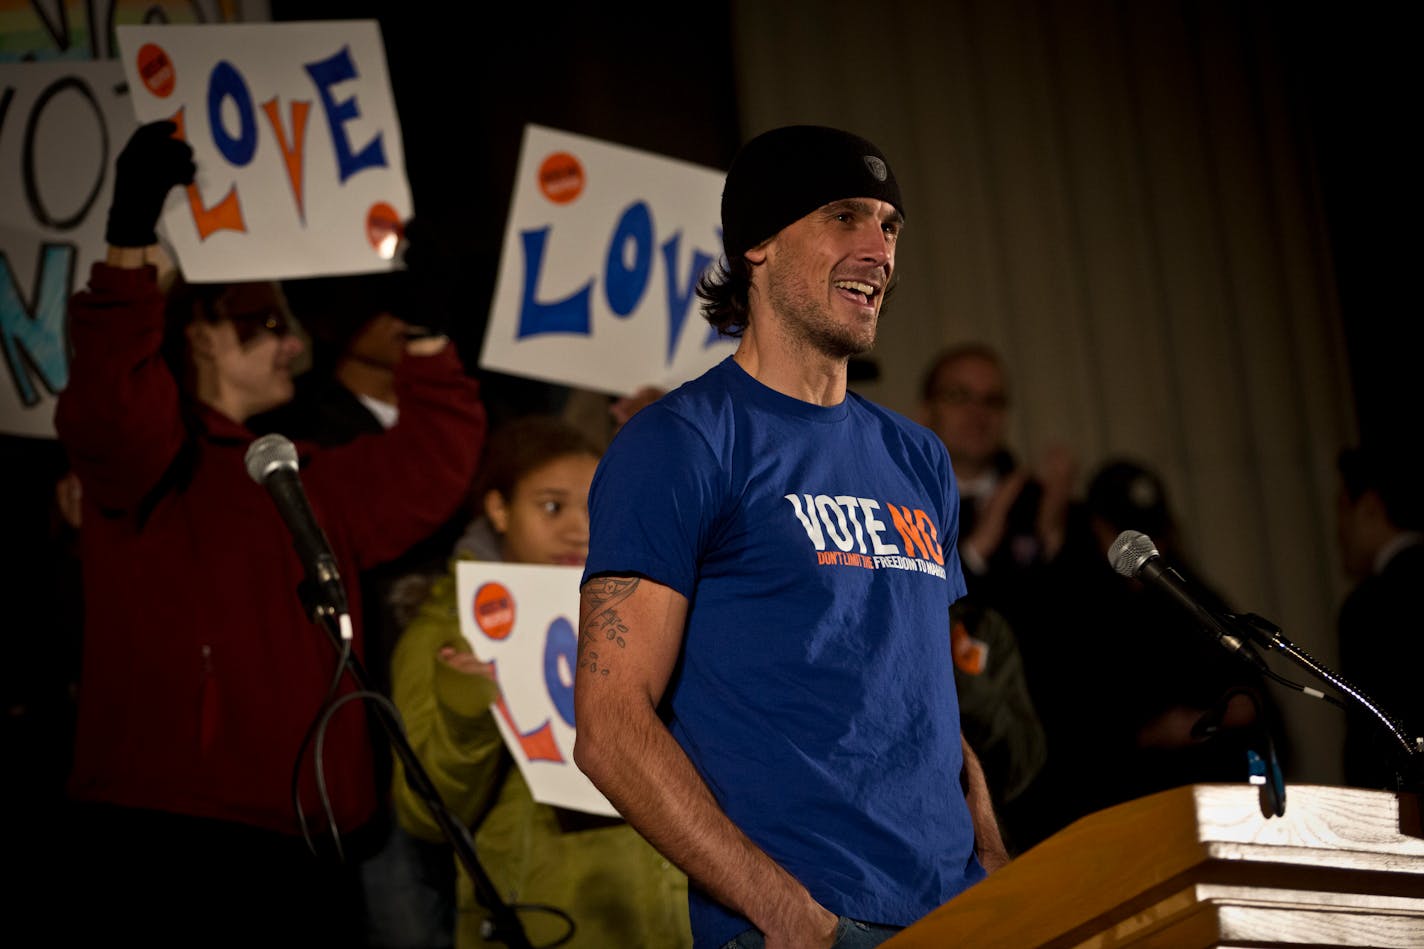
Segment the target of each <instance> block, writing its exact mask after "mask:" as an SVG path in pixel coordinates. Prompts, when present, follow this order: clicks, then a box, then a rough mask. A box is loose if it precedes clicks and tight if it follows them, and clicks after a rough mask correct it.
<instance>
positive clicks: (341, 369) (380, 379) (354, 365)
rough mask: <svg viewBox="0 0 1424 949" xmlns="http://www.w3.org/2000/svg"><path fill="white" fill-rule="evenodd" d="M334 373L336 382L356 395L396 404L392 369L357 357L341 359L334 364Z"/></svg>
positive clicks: (393, 371) (394, 379) (394, 380)
mask: <svg viewBox="0 0 1424 949" xmlns="http://www.w3.org/2000/svg"><path fill="white" fill-rule="evenodd" d="M335 375H336V381H337V382H340V383H341V384H342V385H343V386H345V387H346V388H347V389H350V390H351V391H352V392H354V393H355V394H357V395H364V396H366V397H368V398H372V399H378V400H379V401H381V402H389V403H390V404H391V405H395V404H396V374H395V370H394V369H388V368H387V367H385V366H378V365H376V364H374V363H369V362H363V361H362V360H359V359H342V360H341V361H340V362H339V363H337V364H336V372H335Z"/></svg>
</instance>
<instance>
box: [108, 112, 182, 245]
mask: <svg viewBox="0 0 1424 949" xmlns="http://www.w3.org/2000/svg"><path fill="white" fill-rule="evenodd" d="M177 130H178V126H177V124H175V123H173V122H168V121H159V122H150V123H148V124H147V125H143V126H140V127H139V128H138V129H137V130H136V131H135V132H134V133H133V135H132V136H130V137H129V142H128V144H127V145H125V146H124V150H123V151H122V152H120V153H119V158H118V161H116V162H115V163H114V201H113V203H112V204H111V205H109V223H108V225H107V227H106V228H105V230H104V239H105V240H107V241H108V242H109V244H110V245H111V246H114V247H148V246H149V245H150V244H156V243H158V235H157V233H156V232H155V230H154V228H155V227H156V226H157V225H158V215H159V214H160V213H161V212H162V211H163V202H164V199H166V198H167V197H168V192H169V191H171V190H173V188H174V186H175V185H188V184H192V183H193V175H194V174H195V173H196V171H197V166H196V165H194V164H193V149H192V147H191V146H189V145H188V143H187V142H183V141H179V140H178V139H176V138H174V137H173V133H174V132H176V131H177Z"/></svg>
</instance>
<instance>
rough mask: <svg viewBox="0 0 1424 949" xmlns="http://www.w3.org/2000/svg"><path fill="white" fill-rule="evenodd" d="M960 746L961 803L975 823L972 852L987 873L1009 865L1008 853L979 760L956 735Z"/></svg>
mask: <svg viewBox="0 0 1424 949" xmlns="http://www.w3.org/2000/svg"><path fill="white" fill-rule="evenodd" d="M959 745H960V747H961V748H963V749H964V777H965V782H964V783H965V791H964V800H965V803H967V804H968V805H969V818H970V820H972V821H973V822H974V852H975V853H976V854H978V856H979V863H980V864H982V865H983V867H984V869H985V870H986V871H988V872H989V873H993V872H994V871H995V870H997V869H999V868H1000V867H1002V866H1003V865H1004V864H1006V863H1008V862H1009V851H1008V848H1006V847H1005V846H1004V839H1003V837H1002V835H1000V833H999V822H998V820H997V819H996V818H995V817H994V804H993V801H992V800H990V798H989V783H988V781H986V780H985V779H984V769H983V767H982V766H980V764H979V757H978V756H977V755H975V754H974V749H973V748H970V747H969V742H967V741H965V740H964V734H963V732H961V733H960V735H959Z"/></svg>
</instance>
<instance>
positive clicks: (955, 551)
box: [932, 436, 969, 604]
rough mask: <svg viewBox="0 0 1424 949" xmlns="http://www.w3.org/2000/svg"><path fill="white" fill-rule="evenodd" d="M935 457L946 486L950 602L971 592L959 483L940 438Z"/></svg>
mask: <svg viewBox="0 0 1424 949" xmlns="http://www.w3.org/2000/svg"><path fill="white" fill-rule="evenodd" d="M932 444H933V446H934V448H935V449H936V450H935V457H936V459H937V465H938V467H939V471H940V477H939V479H938V480H939V483H940V484H942V485H944V493H945V499H944V512H945V514H944V524H943V526H942V528H941V530H942V532H943V534H942V536H943V537H944V542H943V543H942V544H941V547H942V548H943V549H944V573H945V577H946V579H948V580H949V602H950V603H951V604H952V603H954V602H955V601H956V600H958V599H960V598H961V597H963V596H965V595H966V594H967V593H968V592H969V590H968V588H967V587H966V586H965V583H964V570H963V565H962V564H960V562H959V482H958V481H956V480H955V478H954V466H953V465H951V464H950V461H949V452H948V451H947V450H946V449H945V447H944V443H943V442H941V441H940V440H939V438H938V436H936V437H935V439H934V441H933V443H932Z"/></svg>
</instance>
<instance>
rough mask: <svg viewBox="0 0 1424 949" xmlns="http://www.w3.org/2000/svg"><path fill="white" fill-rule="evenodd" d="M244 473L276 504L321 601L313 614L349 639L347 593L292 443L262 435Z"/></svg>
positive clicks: (249, 449) (251, 449)
mask: <svg viewBox="0 0 1424 949" xmlns="http://www.w3.org/2000/svg"><path fill="white" fill-rule="evenodd" d="M244 462H245V463H246V465H247V473H248V475H249V476H251V478H252V480H253V481H256V482H257V483H258V484H260V485H262V486H263V487H264V488H266V489H267V493H268V494H270V495H272V500H273V501H275V502H276V503H277V511H278V512H279V513H280V514H281V515H282V520H284V521H286V522H287V529H288V530H290V531H291V532H292V541H293V546H295V547H296V549H297V556H298V557H299V558H301V561H302V566H303V567H304V568H305V569H306V575H307V581H308V583H309V584H310V585H311V587H312V588H313V589H314V591H315V593H316V594H317V595H318V596H320V598H321V601H320V602H319V603H318V605H316V606H315V608H314V609H313V612H314V613H315V614H321V613H323V612H328V613H330V614H331V615H334V616H335V617H336V618H337V620H338V623H339V625H340V630H341V638H342V639H345V640H350V639H351V616H350V614H349V612H348V611H347V607H346V590H345V588H344V587H343V586H342V585H341V573H340V571H338V570H337V568H336V557H335V555H334V554H332V552H331V545H330V544H329V543H328V542H327V539H326V534H324V533H322V530H321V526H320V525H318V524H317V522H316V517H315V516H314V515H313V514H312V509H311V505H310V504H309V503H308V502H307V495H306V492H305V491H304V490H302V480H301V478H300V477H299V476H298V474H297V449H296V446H295V445H293V444H292V442H291V440H290V439H288V438H286V437H284V436H282V435H278V434H276V433H273V434H271V435H263V436H262V437H261V438H258V439H256V440H254V441H253V442H252V444H251V445H249V446H247V455H246V457H245V458H244Z"/></svg>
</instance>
